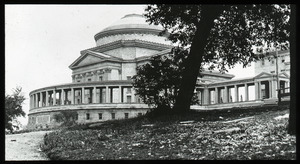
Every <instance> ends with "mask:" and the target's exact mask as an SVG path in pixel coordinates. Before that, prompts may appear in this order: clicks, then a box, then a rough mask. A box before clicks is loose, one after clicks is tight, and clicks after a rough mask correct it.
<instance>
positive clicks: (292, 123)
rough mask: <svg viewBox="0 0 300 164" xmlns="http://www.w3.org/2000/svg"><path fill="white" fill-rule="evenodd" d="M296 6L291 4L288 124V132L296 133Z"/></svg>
mask: <svg viewBox="0 0 300 164" xmlns="http://www.w3.org/2000/svg"><path fill="white" fill-rule="evenodd" d="M295 14H296V7H295V5H291V18H290V24H291V29H290V58H291V76H290V82H291V85H290V97H291V101H290V116H289V125H288V133H289V134H292V135H295V134H296V106H295V102H296V97H295V95H296V93H295V92H296V81H295V80H296V69H295V66H296V63H295V62H296V60H295V55H296V27H295V26H296V16H295Z"/></svg>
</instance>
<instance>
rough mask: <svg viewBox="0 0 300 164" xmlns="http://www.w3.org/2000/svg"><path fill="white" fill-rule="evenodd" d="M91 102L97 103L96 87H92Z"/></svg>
mask: <svg viewBox="0 0 300 164" xmlns="http://www.w3.org/2000/svg"><path fill="white" fill-rule="evenodd" d="M92 102H93V103H97V88H96V87H94V88H93V101H92Z"/></svg>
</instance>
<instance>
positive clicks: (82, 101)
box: [81, 87, 85, 104]
mask: <svg viewBox="0 0 300 164" xmlns="http://www.w3.org/2000/svg"><path fill="white" fill-rule="evenodd" d="M84 97H85V92H84V87H82V89H81V103H82V104H84V103H85V100H84Z"/></svg>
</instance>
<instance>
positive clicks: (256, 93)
mask: <svg viewBox="0 0 300 164" xmlns="http://www.w3.org/2000/svg"><path fill="white" fill-rule="evenodd" d="M254 87H255V100H258V99H259V82H255V83H254Z"/></svg>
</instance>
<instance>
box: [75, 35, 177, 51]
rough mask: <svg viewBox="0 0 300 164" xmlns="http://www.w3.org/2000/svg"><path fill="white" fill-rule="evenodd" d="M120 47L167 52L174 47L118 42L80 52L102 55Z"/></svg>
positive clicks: (132, 41)
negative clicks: (94, 52)
mask: <svg viewBox="0 0 300 164" xmlns="http://www.w3.org/2000/svg"><path fill="white" fill-rule="evenodd" d="M120 47H140V48H147V49H152V50H159V51H162V50H165V49H170V48H172V47H173V46H171V45H167V44H161V43H155V42H149V41H144V40H138V39H134V40H118V41H114V42H111V43H107V44H104V45H100V46H96V47H93V48H89V49H85V50H82V51H80V53H81V54H85V52H86V51H87V50H92V51H97V52H100V53H103V52H105V51H109V50H113V49H117V48H120Z"/></svg>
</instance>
